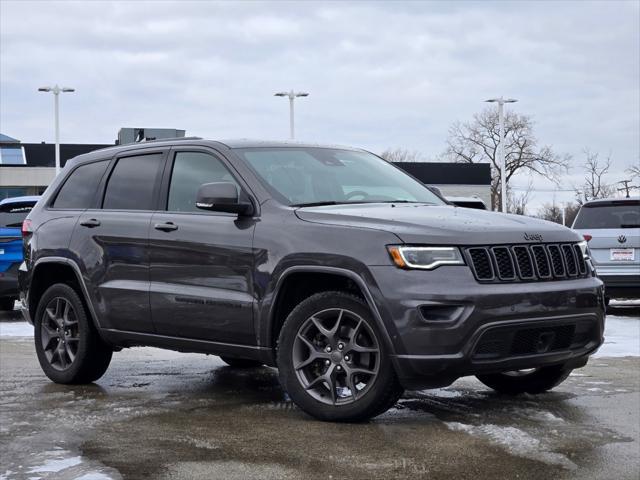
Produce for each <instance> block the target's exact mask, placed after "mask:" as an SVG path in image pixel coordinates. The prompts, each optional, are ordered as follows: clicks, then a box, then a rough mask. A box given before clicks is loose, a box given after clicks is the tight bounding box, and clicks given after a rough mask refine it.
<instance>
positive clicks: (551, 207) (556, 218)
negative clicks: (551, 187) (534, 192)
mask: <svg viewBox="0 0 640 480" xmlns="http://www.w3.org/2000/svg"><path fill="white" fill-rule="evenodd" d="M536 216H537V217H538V218H541V219H543V220H548V221H549V222H555V223H562V207H560V206H559V205H556V204H555V203H545V204H544V205H542V207H540V208H539V209H538V213H537V215H536Z"/></svg>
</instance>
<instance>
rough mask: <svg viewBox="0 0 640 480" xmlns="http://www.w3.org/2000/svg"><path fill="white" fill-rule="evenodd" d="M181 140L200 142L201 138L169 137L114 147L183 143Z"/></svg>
mask: <svg viewBox="0 0 640 480" xmlns="http://www.w3.org/2000/svg"><path fill="white" fill-rule="evenodd" d="M183 140H202V137H170V138H156V139H155V140H142V141H140V142H133V143H122V144H120V145H116V146H117V147H120V146H122V145H139V144H144V143H158V142H177V141H180V142H181V141H183Z"/></svg>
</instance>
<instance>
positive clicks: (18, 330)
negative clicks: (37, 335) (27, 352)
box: [0, 322, 33, 337]
mask: <svg viewBox="0 0 640 480" xmlns="http://www.w3.org/2000/svg"><path fill="white" fill-rule="evenodd" d="M0 337H33V327H32V326H31V325H29V324H28V323H27V322H0Z"/></svg>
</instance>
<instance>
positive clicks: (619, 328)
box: [595, 315, 640, 357]
mask: <svg viewBox="0 0 640 480" xmlns="http://www.w3.org/2000/svg"><path fill="white" fill-rule="evenodd" d="M595 356H596V357H640V319H638V318H636V317H618V316H615V315H608V316H607V319H606V321H605V326H604V345H602V346H601V347H600V350H598V351H597V352H596V354H595Z"/></svg>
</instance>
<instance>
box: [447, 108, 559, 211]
mask: <svg viewBox="0 0 640 480" xmlns="http://www.w3.org/2000/svg"><path fill="white" fill-rule="evenodd" d="M504 134H505V144H504V151H505V183H507V184H508V182H509V180H511V177H513V176H514V175H515V174H516V173H523V172H528V173H531V174H538V175H542V176H544V177H546V178H550V179H552V180H554V181H557V179H558V178H559V175H560V174H562V173H564V172H566V171H567V168H568V165H569V161H570V159H571V157H570V156H569V155H558V154H557V153H555V152H554V151H553V149H552V148H551V147H550V146H547V145H542V146H541V145H538V139H537V138H536V137H535V135H534V134H533V120H532V119H531V117H529V116H528V115H518V114H517V113H514V112H511V111H508V112H507V113H506V114H505V118H504ZM447 143H448V147H447V152H446V153H447V156H448V157H449V158H450V159H452V160H453V161H456V162H467V163H481V162H482V163H484V162H489V163H491V177H492V179H491V206H492V208H493V209H494V210H497V209H499V208H500V204H501V201H500V177H501V175H502V171H501V168H500V163H499V162H500V161H499V159H498V145H499V144H500V138H499V132H498V112H497V111H496V110H495V109H493V108H487V109H485V110H483V111H482V112H480V113H478V114H476V115H474V117H473V121H471V122H467V123H461V122H456V123H454V124H453V125H452V126H451V127H450V128H449V139H448V142H447Z"/></svg>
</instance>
